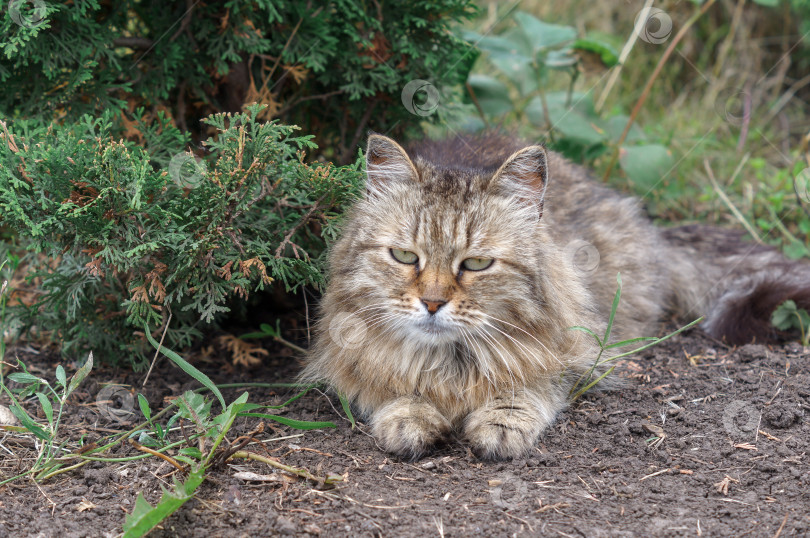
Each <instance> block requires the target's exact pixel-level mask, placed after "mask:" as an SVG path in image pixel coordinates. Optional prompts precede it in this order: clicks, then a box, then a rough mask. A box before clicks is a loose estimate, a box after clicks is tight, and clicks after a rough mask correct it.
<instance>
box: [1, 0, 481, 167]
mask: <svg viewBox="0 0 810 538" xmlns="http://www.w3.org/2000/svg"><path fill="white" fill-rule="evenodd" d="M475 13H476V8H475V7H474V5H473V4H472V2H471V0H421V1H420V0H417V1H408V2H368V1H365V0H333V1H324V2H303V1H279V0H254V1H251V2H245V1H243V0H231V1H223V2H195V1H191V0H188V1H178V0H174V1H171V0H116V1H110V0H72V1H70V2H54V1H46V0H35V1H32V0H11V1H10V2H8V0H4V1H3V2H2V7H1V8H0V51H1V53H0V85H2V88H3V91H2V92H0V111H3V112H5V113H7V114H19V115H22V116H24V117H40V116H42V115H43V114H45V115H48V116H51V115H54V113H55V114H56V115H57V116H58V117H60V118H65V119H66V120H70V121H73V120H75V119H77V118H79V117H81V116H82V115H83V114H87V113H89V114H92V115H98V113H99V112H100V111H101V110H113V111H119V112H128V111H132V110H134V109H135V108H137V107H138V106H144V107H145V108H146V109H147V111H151V110H166V111H167V112H168V113H169V115H170V116H171V117H172V118H173V120H174V121H175V123H176V124H177V125H178V126H179V127H180V128H181V129H183V130H184V131H186V130H187V131H189V132H191V133H192V134H194V135H195V136H199V135H200V134H201V135H202V136H199V139H200V140H202V139H204V138H205V137H206V136H207V135H208V133H205V131H206V130H207V129H206V128H207V126H206V125H204V124H202V125H201V124H200V122H199V119H200V118H204V117H206V116H208V115H210V114H212V113H217V112H240V111H242V107H243V105H244V104H245V103H254V102H256V103H260V104H265V105H267V107H266V108H265V109H264V110H263V111H262V112H261V113H260V114H261V116H260V117H261V119H264V120H269V119H278V120H279V121H281V122H282V123H285V124H294V125H299V126H301V128H302V130H303V131H304V132H306V133H311V134H313V135H314V136H315V137H316V140H315V141H316V143H317V144H318V145H319V146H320V151H322V152H323V153H325V154H326V155H327V157H328V158H330V160H333V161H334V162H336V163H337V164H348V163H350V162H352V161H353V160H354V157H355V155H356V153H355V147H356V145H357V143H358V142H359V141H361V140H362V138H363V137H364V136H365V133H366V131H367V130H368V129H373V130H375V131H378V132H391V133H392V134H394V135H400V134H402V131H403V130H404V129H406V128H408V127H413V126H414V125H415V124H416V122H414V121H413V120H414V116H413V115H412V114H411V113H410V112H408V110H406V108H405V107H403V106H401V102H400V93H401V91H402V88H403V86H405V84H407V83H408V82H409V81H412V80H414V79H424V80H427V81H430V82H431V83H432V84H433V85H434V87H436V88H442V89H444V88H450V87H452V86H453V85H455V84H461V83H463V82H464V81H465V80H466V78H467V74H468V73H469V70H470V68H471V67H472V63H473V62H474V60H475V58H476V56H477V52H476V51H475V49H474V47H472V46H471V45H470V44H468V43H466V42H464V41H463V40H462V39H461V38H459V37H458V36H457V35H456V34H455V33H454V32H452V31H450V30H451V28H452V27H453V26H454V25H455V24H457V23H458V22H459V21H463V20H466V19H467V18H469V17H471V16H472V15H474V14H475ZM437 117H438V115H432V117H430V118H425V119H428V120H430V119H436V118H437ZM201 132H202V133H201Z"/></svg>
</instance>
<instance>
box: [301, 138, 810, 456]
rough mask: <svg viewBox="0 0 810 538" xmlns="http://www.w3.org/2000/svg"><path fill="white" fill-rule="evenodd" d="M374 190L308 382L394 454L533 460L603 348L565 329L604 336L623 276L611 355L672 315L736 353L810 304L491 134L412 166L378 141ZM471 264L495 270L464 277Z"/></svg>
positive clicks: (428, 151) (534, 151)
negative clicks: (783, 307)
mask: <svg viewBox="0 0 810 538" xmlns="http://www.w3.org/2000/svg"><path fill="white" fill-rule="evenodd" d="M367 173H368V180H367V193H366V195H365V196H364V198H363V199H362V200H360V201H358V203H357V204H356V205H355V206H354V208H353V209H352V210H351V212H350V214H349V216H348V220H347V222H346V224H345V228H344V230H343V233H342V237H341V239H340V240H339V241H338V242H337V243H336V244H335V245H334V248H333V249H332V251H331V253H330V258H329V285H328V288H327V291H326V294H325V295H324V298H323V302H322V304H321V317H320V320H319V321H318V324H317V328H316V340H315V344H314V346H313V350H312V353H311V356H310V358H309V360H308V364H307V366H306V368H305V370H304V373H303V375H302V377H303V379H306V380H318V381H327V382H328V383H329V384H330V385H331V386H332V387H333V388H335V389H336V390H338V391H340V392H341V393H343V394H344V395H346V396H347V397H348V398H349V400H350V401H351V402H352V403H353V405H354V406H355V408H356V409H357V410H358V411H359V412H360V413H361V414H362V415H363V416H365V417H366V418H367V419H368V420H369V422H370V424H371V427H372V433H373V434H374V436H375V437H376V438H377V440H378V441H379V443H380V444H381V445H382V447H383V448H384V449H386V450H388V451H391V452H394V453H396V454H400V455H404V456H408V457H412V458H416V457H419V456H420V455H422V454H424V453H425V452H426V451H427V450H429V449H430V447H431V446H433V445H434V444H436V443H437V442H439V441H441V440H443V439H446V438H447V437H448V436H449V435H451V434H452V433H453V432H456V433H458V434H460V435H461V436H463V437H465V438H466V439H467V440H468V441H469V442H470V444H471V445H472V448H473V450H474V451H475V452H476V453H477V454H478V455H480V456H481V457H485V458H495V459H498V458H509V457H514V456H518V455H520V454H523V453H525V452H526V451H527V450H528V449H529V448H530V447H531V446H532V445H533V443H534V442H535V440H536V439H537V437H538V436H539V435H540V433H541V432H542V431H543V430H544V429H545V428H546V427H548V425H549V424H551V422H552V421H553V420H554V418H555V416H556V415H557V413H558V412H559V411H560V410H561V409H563V408H564V407H565V405H566V402H567V394H568V391H569V389H570V387H571V385H572V383H573V382H574V381H575V380H576V379H578V377H579V376H580V375H581V374H582V373H583V372H585V371H587V370H588V369H589V368H590V367H591V366H592V364H593V361H594V360H595V358H596V356H597V352H598V348H597V347H596V344H595V343H594V342H593V340H592V339H591V338H590V337H588V336H587V335H585V334H584V333H582V332H580V331H576V330H570V327H573V326H576V325H579V326H585V327H588V328H590V329H593V330H594V331H595V332H597V333H600V331H603V330H604V327H605V325H606V318H607V314H608V313H609V311H610V305H611V302H612V299H613V295H614V293H615V290H616V275H617V273H619V272H620V273H621V275H622V281H623V292H622V302H621V304H620V306H619V309H618V311H617V315H616V321H615V325H614V329H613V335H614V338H615V339H623V338H630V337H636V336H645V335H650V334H651V333H653V332H655V330H656V326H655V324H656V323H657V321H658V320H659V319H660V318H661V317H662V315H663V314H664V313H665V311H666V310H674V311H675V312H676V313H679V314H681V315H682V316H684V317H685V318H687V319H688V318H690V317H691V319H694V317H697V316H698V315H702V314H707V315H708V316H709V317H708V321H707V328H708V329H709V331H710V332H711V333H712V334H714V335H716V336H718V337H726V338H727V339H728V340H729V341H734V342H738V341H742V340H746V339H748V338H747V337H749V336H752V335H754V334H756V335H759V334H760V333H762V332H763V330H764V329H763V328H762V327H764V325H761V324H760V325H757V324H756V323H753V322H752V321H751V318H757V319H760V320H762V319H765V320H766V322H767V318H768V316H769V315H770V311H771V310H772V309H773V307H775V306H776V305H777V304H778V302H780V301H781V300H783V298H787V297H788V296H797V290H799V291H798V299H800V300H802V301H807V302H808V303H810V292H809V291H808V287H807V282H808V279H807V276H808V275H809V274H810V271H808V267H807V265H798V264H795V263H788V262H786V261H785V260H784V259H783V258H782V257H781V256H780V255H778V253H776V252H775V251H772V250H770V249H767V248H759V247H757V248H755V249H754V250H751V251H750V252H746V250H745V249H746V248H747V247H746V246H745V244H744V243H741V242H740V241H739V238H737V237H735V238H733V239H732V240H731V241H730V240H729V238H728V236H727V235H725V236H724V235H722V234H720V232H716V231H714V230H711V229H710V230H708V231H707V230H704V229H699V228H682V229H672V230H664V231H661V230H659V229H657V228H655V227H653V226H652V225H651V224H650V223H649V221H648V220H647V218H646V216H645V215H644V214H643V212H642V210H641V209H640V206H639V204H638V203H637V202H636V201H635V200H633V199H630V198H626V197H623V196H621V195H619V194H618V193H616V192H614V191H612V190H610V189H608V188H606V187H604V186H603V185H601V184H599V183H597V182H595V181H594V180H592V179H591V178H590V177H589V175H588V173H587V171H586V170H585V169H583V168H581V167H579V166H576V165H573V164H571V163H569V162H567V161H565V160H564V159H563V158H561V157H560V156H559V155H557V154H555V153H553V152H546V151H545V150H544V148H542V147H540V146H530V145H527V144H524V143H522V142H520V141H518V140H514V139H511V138H507V137H503V136H499V135H488V136H485V137H480V138H456V139H452V140H448V141H443V142H435V141H430V142H425V143H423V144H420V145H416V146H414V147H412V148H411V149H410V151H408V152H406V151H405V150H404V149H402V148H401V147H400V146H399V145H398V144H397V143H396V142H394V141H393V140H390V139H388V138H386V137H382V136H379V135H372V136H371V138H370V139H369V144H368V151H367ZM583 245H584V246H585V248H584V250H583V248H582V247H583ZM740 245H742V246H740ZM391 249H401V250H406V251H411V252H414V253H416V254H417V255H418V258H419V260H418V263H416V264H415V265H408V264H405V263H401V262H399V261H397V260H396V259H394V257H393V256H392V253H391ZM583 252H584V253H585V257H586V258H588V256H590V258H591V259H590V260H588V259H585V260H584V261H583V260H582V259H580V258H581V256H582V253H583ZM595 253H598V261H597V262H596V263H594V259H595V258H594V257H595V256H596V254H595ZM467 258H492V259H494V260H495V261H494V263H493V264H492V266H491V267H489V268H487V269H485V270H481V271H470V270H464V269H463V268H462V267H461V266H460V264H461V262H462V261H463V260H464V259H467ZM757 264H759V265H760V266H761V267H760V268H759V269H754V267H755V266H757ZM765 267H767V268H769V271H763V268H765ZM775 267H779V269H778V271H776V272H774V269H773V268H775ZM767 274H770V276H769V277H768V276H767ZM774 278H775V279H776V284H778V286H776V287H777V288H778V290H777V293H775V294H774V293H772V292H771V291H772V290H773V289H775V288H774V285H775V283H774ZM780 278H781V283H780V280H779V279H780ZM802 294H803V295H802ZM744 305H748V306H744ZM809 306H810V305H809ZM692 316H694V317H692ZM691 319H690V320H691ZM743 324H745V325H743ZM751 327H753V328H754V330H756V331H759V332H756V333H748V332H746V331H748V330H750V328H751ZM757 327H759V328H757Z"/></svg>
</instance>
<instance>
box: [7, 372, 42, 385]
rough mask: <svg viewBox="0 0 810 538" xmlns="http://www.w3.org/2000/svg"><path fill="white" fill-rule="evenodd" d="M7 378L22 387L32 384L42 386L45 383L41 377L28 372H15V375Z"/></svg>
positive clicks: (9, 375)
mask: <svg viewBox="0 0 810 538" xmlns="http://www.w3.org/2000/svg"><path fill="white" fill-rule="evenodd" d="M6 377H7V378H8V379H10V380H11V381H14V382H15V383H19V384H20V385H30V384H31V383H37V384H40V383H42V382H43V380H42V379H40V378H39V377H37V376H35V375H33V374H29V373H26V372H14V373H13V374H8V375H7V376H6Z"/></svg>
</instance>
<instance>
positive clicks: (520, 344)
mask: <svg viewBox="0 0 810 538" xmlns="http://www.w3.org/2000/svg"><path fill="white" fill-rule="evenodd" d="M484 325H486V326H487V327H491V328H493V329H495V330H496V331H498V332H499V333H501V334H502V335H503V336H504V337H505V338H507V339H508V340H509V341H511V342H513V343H514V344H515V345H517V346H518V347H520V348H521V349H523V350H524V351H525V352H526V353H528V354H529V356H531V357H532V358H533V359H535V361H536V364H537V366H539V367H540V368H542V369H543V370H547V367H546V364H545V362H544V361H543V359H542V358H541V357H538V356H537V353H536V352H535V351H534V350H532V349H531V348H529V347H528V346H527V345H526V344H524V343H523V342H521V341H520V340H518V339H517V338H515V337H514V336H512V335H511V334H509V333H506V332H504V331H502V330H500V329H499V328H498V327H496V326H495V325H493V324H492V323H489V322H487V321H485V322H484Z"/></svg>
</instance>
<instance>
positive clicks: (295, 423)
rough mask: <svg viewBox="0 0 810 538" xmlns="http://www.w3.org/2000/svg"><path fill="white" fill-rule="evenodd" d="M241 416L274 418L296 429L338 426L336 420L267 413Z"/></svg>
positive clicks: (275, 420)
mask: <svg viewBox="0 0 810 538" xmlns="http://www.w3.org/2000/svg"><path fill="white" fill-rule="evenodd" d="M239 416H240V417H258V418H263V419H265V420H272V421H274V422H278V423H279V424H284V425H285V426H289V427H290V428H295V429H296V430H320V429H321V428H337V426H336V425H335V423H334V422H314V421H313V422H310V421H307V420H295V419H292V418H287V417H280V416H278V415H268V414H266V413H239Z"/></svg>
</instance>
